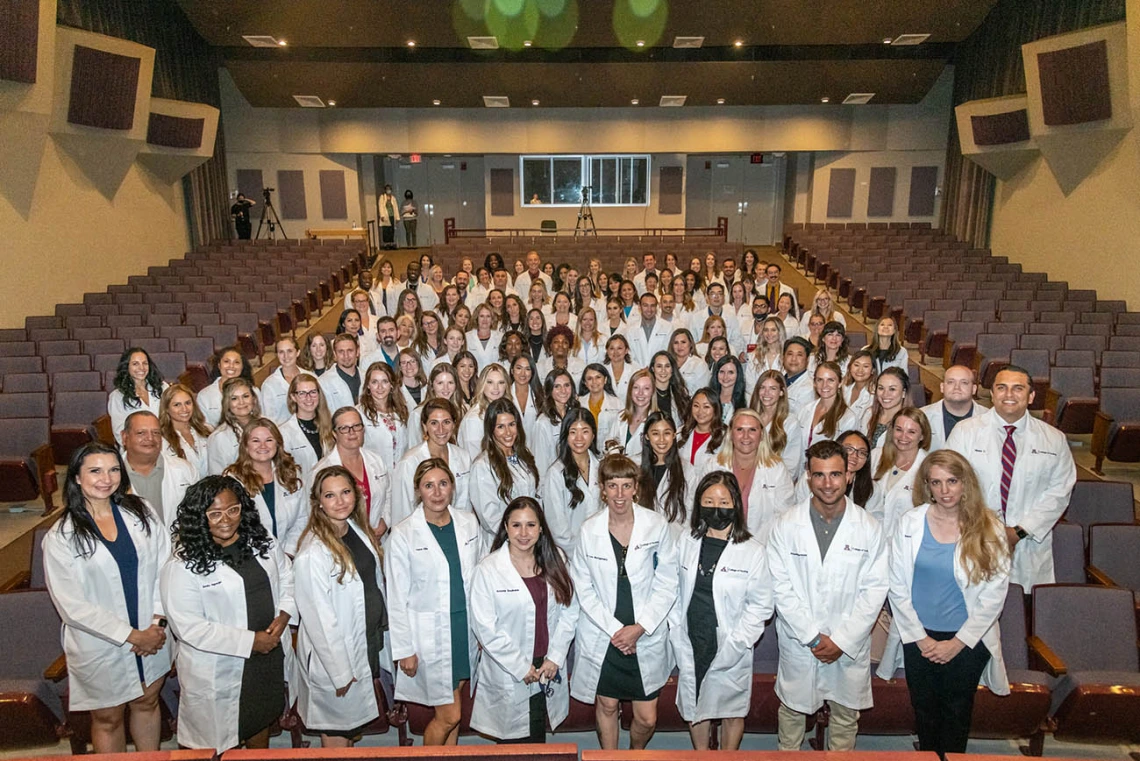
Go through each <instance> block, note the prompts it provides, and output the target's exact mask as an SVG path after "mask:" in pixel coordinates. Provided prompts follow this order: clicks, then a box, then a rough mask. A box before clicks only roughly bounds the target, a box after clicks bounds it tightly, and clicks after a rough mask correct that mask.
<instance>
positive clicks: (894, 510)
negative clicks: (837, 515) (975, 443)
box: [863, 447, 926, 547]
mask: <svg viewBox="0 0 1140 761" xmlns="http://www.w3.org/2000/svg"><path fill="white" fill-rule="evenodd" d="M925 459H926V450H924V449H919V450H918V454H917V455H916V456H915V458H914V464H913V465H911V466H910V470H906V471H903V472H902V473H900V475H899V478H898V480H897V481H895V485H894V486H892V487H890V488H889V489H888V488H887V480H888V479H889V478H890V477H891V473H890V471H887V472H886V473H884V474H883V477H882V478H880V479H879V480H878V481H875V482H874V484H875V486H874V490H873V491H872V492H871V497H870V498H869V499H868V500H867V504H865V505H863V509H864V510H866V511H867V512H868V513H870V514H871V515H873V516H875V520H877V521H878V522H879V523H881V524H882V526H883V536H885V537H887V538H888V539H890V537H893V536H894V535H895V526H897V525H898V522H899V518H900V517H902V516H903V515H904V514H905V513H907V512H908V511H910V510H912V509H913V508H914V479H915V477H916V476H917V475H918V468H919V466H921V465H922V461H923V460H925ZM882 460H883V448H882V447H878V448H876V449H872V450H871V475H874V474H875V472H876V471H877V470H878V469H879V463H880V462H882ZM889 546H890V545H889V543H888V547H889Z"/></svg>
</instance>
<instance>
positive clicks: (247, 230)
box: [234, 222, 253, 240]
mask: <svg viewBox="0 0 1140 761" xmlns="http://www.w3.org/2000/svg"><path fill="white" fill-rule="evenodd" d="M234 227H236V228H237V234H238V240H249V236H250V234H251V233H252V232H253V223H252V222H235V223H234Z"/></svg>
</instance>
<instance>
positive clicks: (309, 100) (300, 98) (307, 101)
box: [293, 95, 325, 108]
mask: <svg viewBox="0 0 1140 761" xmlns="http://www.w3.org/2000/svg"><path fill="white" fill-rule="evenodd" d="M293 100H295V101H297V105H299V106H300V107H301V108H324V107H325V102H324V101H323V100H321V99H320V98H318V97H317V96H316V95H294V96H293Z"/></svg>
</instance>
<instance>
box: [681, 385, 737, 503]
mask: <svg viewBox="0 0 1140 761" xmlns="http://www.w3.org/2000/svg"><path fill="white" fill-rule="evenodd" d="M723 414H724V412H723V410H722V408H721V404H720V398H719V397H718V396H717V395H716V394H714V393H713V392H712V389H709V388H701V389H697V391H696V393H694V394H693V400H692V401H691V402H690V403H689V410H688V413H687V414H686V417H685V423H684V425H683V426H681V430H680V432H679V433H678V434H677V442H678V444H677V449H678V450H679V451H680V453H681V465H683V466H684V468H685V479H686V481H687V482H689V483H693V484H695V483H696V482H697V478H698V477H697V476H696V474H697V473H701V472H703V471H704V469H705V464H706V463H707V462H708V461H709V460H711V459H714V458H715V457H716V456H717V455H718V454H719V453H720V448H721V446H722V445H723V444H724V439H725V436H727V435H728V426H727V425H726V424H725V422H724V419H723V417H722V416H723Z"/></svg>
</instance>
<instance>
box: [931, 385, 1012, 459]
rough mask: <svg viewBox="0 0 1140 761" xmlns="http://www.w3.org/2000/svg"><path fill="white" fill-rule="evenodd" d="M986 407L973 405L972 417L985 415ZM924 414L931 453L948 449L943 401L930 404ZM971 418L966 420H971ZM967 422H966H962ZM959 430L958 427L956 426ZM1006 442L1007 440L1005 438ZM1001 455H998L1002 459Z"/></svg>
mask: <svg viewBox="0 0 1140 761" xmlns="http://www.w3.org/2000/svg"><path fill="white" fill-rule="evenodd" d="M985 411H986V410H985V408H984V407H980V406H979V405H977V404H973V405H972V407H971V411H970V417H971V418H972V417H975V416H977V415H980V414H982V413H984V412H985ZM922 414H923V415H926V422H928V423H930V451H931V452H934V451H936V450H939V449H945V448H946V421H945V420H944V419H943V417H942V400H941V399H940V400H938V401H937V402H935V403H934V404H928V405H926V406H925V407H923V408H922ZM969 419H970V418H966V420H969ZM962 422H963V423H964V422H966V421H965V420H963V421H962ZM954 427H955V428H957V427H958V426H954ZM1002 441H1003V442H1004V441H1005V439H1004V438H1003V439H1002ZM1000 456H1001V454H1000V453H999V454H998V457H1000Z"/></svg>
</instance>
